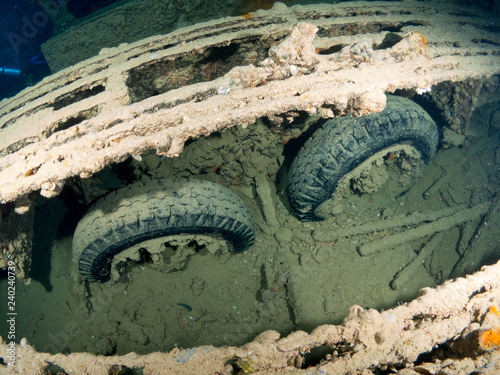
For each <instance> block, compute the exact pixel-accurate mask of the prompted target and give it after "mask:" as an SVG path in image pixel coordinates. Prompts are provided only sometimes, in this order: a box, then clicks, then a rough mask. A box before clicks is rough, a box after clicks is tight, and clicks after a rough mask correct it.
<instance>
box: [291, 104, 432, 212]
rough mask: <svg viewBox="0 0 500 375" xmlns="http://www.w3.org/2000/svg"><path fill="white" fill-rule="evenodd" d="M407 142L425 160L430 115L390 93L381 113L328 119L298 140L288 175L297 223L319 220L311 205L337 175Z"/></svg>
mask: <svg viewBox="0 0 500 375" xmlns="http://www.w3.org/2000/svg"><path fill="white" fill-rule="evenodd" d="M402 144H408V145H410V146H412V147H413V148H414V149H416V150H417V151H418V152H419V153H420V157H421V158H422V160H423V161H424V162H425V163H426V164H427V163H428V162H429V160H430V159H431V158H432V157H433V156H434V154H435V153H436V149H437V144H438V131H437V128H436V124H435V123H434V121H433V120H432V119H431V117H430V116H429V115H428V114H427V112H426V111H424V110H423V109H422V108H421V107H420V106H418V105H417V104H416V103H414V102H412V101H411V100H409V99H405V98H401V97H397V96H392V97H388V99H387V106H386V108H385V109H384V110H383V111H382V112H378V113H371V114H369V115H367V116H363V117H360V118H357V119H355V118H353V117H351V116H345V117H338V118H334V119H331V120H329V121H327V122H325V124H323V126H322V127H321V128H320V129H318V130H317V131H316V132H314V134H313V135H312V136H311V138H310V139H308V140H307V142H306V143H305V144H304V146H303V147H302V149H301V150H300V151H299V153H298V155H297V156H296V158H295V160H294V161H293V163H292V165H291V167H290V171H289V174H288V182H287V192H288V198H289V201H290V204H291V205H292V207H293V209H294V210H295V212H296V214H297V216H298V218H299V219H300V220H302V221H317V220H321V218H320V217H318V216H317V215H316V214H315V212H314V211H315V210H316V208H317V207H318V206H319V205H321V204H322V203H323V202H325V201H327V200H329V199H330V198H331V197H332V194H333V193H334V192H335V189H336V187H337V184H338V183H339V181H340V180H341V178H342V177H343V176H345V175H346V174H348V173H349V172H351V171H352V170H354V169H355V168H357V167H358V166H360V165H361V164H362V163H363V162H364V161H365V160H367V159H369V158H370V157H371V156H372V155H375V154H376V153H378V152H380V151H382V150H385V149H389V148H391V147H394V146H397V145H402Z"/></svg>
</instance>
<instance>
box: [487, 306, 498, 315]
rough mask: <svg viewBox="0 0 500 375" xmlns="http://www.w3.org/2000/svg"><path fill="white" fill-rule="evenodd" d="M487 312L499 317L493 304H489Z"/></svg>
mask: <svg viewBox="0 0 500 375" xmlns="http://www.w3.org/2000/svg"><path fill="white" fill-rule="evenodd" d="M489 312H490V313H493V314H495V315H496V316H498V317H500V313H498V309H497V308H496V307H495V306H490V309H489Z"/></svg>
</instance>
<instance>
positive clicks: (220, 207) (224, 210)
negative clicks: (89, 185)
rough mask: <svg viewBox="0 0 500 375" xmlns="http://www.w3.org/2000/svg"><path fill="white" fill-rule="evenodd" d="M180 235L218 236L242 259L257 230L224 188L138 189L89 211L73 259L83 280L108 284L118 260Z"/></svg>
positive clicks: (170, 183)
mask: <svg viewBox="0 0 500 375" xmlns="http://www.w3.org/2000/svg"><path fill="white" fill-rule="evenodd" d="M180 233H196V234H202V233H207V234H214V233H219V234H221V235H222V236H223V238H224V239H225V240H227V241H228V242H229V243H230V244H232V248H233V252H234V253H239V252H242V251H244V250H246V249H247V248H249V247H250V246H252V244H253V242H254V238H255V225H254V221H253V218H252V215H251V214H250V211H249V210H248V208H247V206H246V205H245V204H244V203H243V201H242V200H241V199H240V198H239V197H238V196H237V195H236V194H234V193H233V192H231V191H230V190H229V189H227V188H225V187H223V186H221V185H218V184H215V183H212V182H208V181H201V180H187V179H166V180H160V181H150V182H148V183H147V184H146V185H143V184H137V183H136V184H132V185H130V186H127V187H125V188H122V189H119V190H117V191H115V192H113V193H111V194H109V195H107V196H105V197H104V198H102V199H101V200H99V201H98V202H96V203H95V204H94V205H93V206H92V207H91V208H90V209H89V211H88V213H87V214H86V215H85V216H84V217H83V218H82V219H81V220H80V222H79V223H78V225H77V228H76V230H75V235H74V237H73V257H74V260H75V262H76V264H77V267H78V269H79V271H80V273H81V275H82V277H83V278H84V279H87V280H88V281H99V282H104V281H107V280H109V277H110V270H111V262H112V260H113V257H114V256H115V255H116V254H118V253H120V252H121V251H123V250H125V249H127V248H129V247H130V246H132V245H134V244H137V243H140V242H142V241H145V240H148V239H152V238H157V237H161V236H166V235H170V234H180Z"/></svg>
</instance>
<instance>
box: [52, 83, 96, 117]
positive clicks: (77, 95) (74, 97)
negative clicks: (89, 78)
mask: <svg viewBox="0 0 500 375" xmlns="http://www.w3.org/2000/svg"><path fill="white" fill-rule="evenodd" d="M104 90H105V88H104V85H103V84H100V85H96V86H94V87H81V88H80V89H79V90H75V91H72V92H70V93H67V94H64V95H62V96H60V97H59V98H57V99H56V100H54V103H53V104H51V105H49V108H53V109H54V111H57V110H59V109H61V108H65V107H67V106H69V105H71V104H74V103H78V102H79V101H82V100H84V99H87V98H91V97H93V96H96V95H97V94H99V93H101V92H103V91H104Z"/></svg>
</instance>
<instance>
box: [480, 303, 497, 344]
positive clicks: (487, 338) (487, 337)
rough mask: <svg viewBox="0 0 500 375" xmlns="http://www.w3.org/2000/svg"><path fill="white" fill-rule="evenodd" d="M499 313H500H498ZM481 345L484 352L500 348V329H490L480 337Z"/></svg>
mask: <svg viewBox="0 0 500 375" xmlns="http://www.w3.org/2000/svg"><path fill="white" fill-rule="evenodd" d="M497 313H498V311H497ZM479 345H481V348H483V349H484V350H491V349H496V348H500V328H499V329H497V330H493V329H489V330H487V331H484V332H483V333H482V334H481V336H479Z"/></svg>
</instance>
